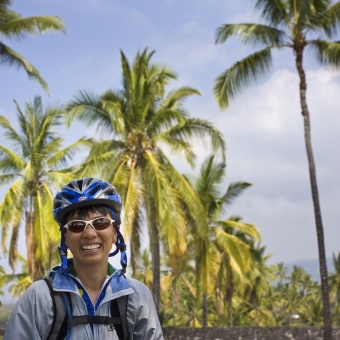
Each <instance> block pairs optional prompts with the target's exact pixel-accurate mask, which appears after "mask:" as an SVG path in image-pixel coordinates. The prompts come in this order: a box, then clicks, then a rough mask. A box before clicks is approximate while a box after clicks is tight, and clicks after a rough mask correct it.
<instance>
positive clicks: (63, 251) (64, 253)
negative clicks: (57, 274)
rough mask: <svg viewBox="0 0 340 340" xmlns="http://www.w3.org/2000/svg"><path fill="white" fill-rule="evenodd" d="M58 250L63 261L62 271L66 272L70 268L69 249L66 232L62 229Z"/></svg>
mask: <svg viewBox="0 0 340 340" xmlns="http://www.w3.org/2000/svg"><path fill="white" fill-rule="evenodd" d="M60 228H61V227H60ZM58 249H59V256H60V260H61V269H62V271H65V270H67V268H68V263H67V247H66V243H65V232H64V231H63V230H62V229H61V238H60V247H59V248H58Z"/></svg>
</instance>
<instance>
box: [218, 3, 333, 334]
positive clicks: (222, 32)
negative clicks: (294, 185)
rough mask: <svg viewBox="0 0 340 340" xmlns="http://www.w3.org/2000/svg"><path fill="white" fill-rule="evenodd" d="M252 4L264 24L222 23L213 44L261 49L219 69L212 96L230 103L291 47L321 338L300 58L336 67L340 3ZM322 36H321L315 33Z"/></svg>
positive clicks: (315, 198) (310, 163)
mask: <svg viewBox="0 0 340 340" xmlns="http://www.w3.org/2000/svg"><path fill="white" fill-rule="evenodd" d="M255 7H256V8H257V9H259V10H260V11H261V16H262V18H263V19H264V21H265V23H268V24H252V23H251V24H249V23H246V24H226V25H221V26H220V27H219V28H218V29H217V31H216V42H217V43H223V42H225V41H226V40H228V39H229V38H231V37H233V36H239V37H240V38H241V41H242V42H243V43H244V44H260V45H262V46H264V47H263V48H262V49H260V50H259V51H256V52H255V53H253V54H251V55H249V56H248V57H245V58H244V59H242V60H240V61H238V62H236V63H234V64H233V65H232V66H231V67H230V68H229V69H227V70H226V71H225V72H223V73H222V74H221V75H220V76H219V77H218V78H217V79H216V80H215V84H214V94H215V97H216V99H217V101H218V103H219V105H220V106H221V108H225V107H227V106H228V105H229V101H230V99H233V98H234V97H235V96H236V95H237V94H238V93H240V92H242V90H243V89H244V87H245V86H246V85H249V84H251V83H253V82H255V81H256V80H258V79H259V77H260V76H262V75H263V74H265V73H267V71H269V70H270V67H271V65H272V50H274V49H282V48H290V49H291V50H292V52H293V55H294V58H295V66H296V70H297V73H298V76H299V80H300V89H299V91H300V104H301V114H302V118H303V122H304V135H305V146H306V153H307V158H308V166H309V175H310V182H311V191H312V199H313V204H314V214H315V223H316V230H317V238H318V248H319V260H320V276H321V284H322V300H323V305H324V322H325V323H324V332H325V339H331V337H332V331H331V314H330V305H329V295H328V282H327V265H326V256H325V245H324V235H323V224H322V218H321V209H320V203H319V193H318V185H317V178H316V167H315V162H314V156H313V149H312V142H311V123H310V115H309V109H308V106H307V100H306V91H307V80H306V74H305V69H304V63H303V61H304V60H303V57H304V52H305V50H306V48H307V47H310V48H312V49H314V52H315V54H316V56H317V58H318V60H319V61H320V63H321V65H324V66H330V67H333V68H336V69H338V68H339V66H340V43H339V42H338V41H331V40H328V39H331V38H332V37H333V36H334V34H335V33H336V27H337V25H338V23H339V20H340V1H337V2H335V3H333V2H332V1H331V0H306V1H305V0H304V1H302V0H289V1H288V0H280V1H272V0H256V1H255ZM322 35H323V36H324V37H325V39H321V38H319V37H317V36H320V37H322Z"/></svg>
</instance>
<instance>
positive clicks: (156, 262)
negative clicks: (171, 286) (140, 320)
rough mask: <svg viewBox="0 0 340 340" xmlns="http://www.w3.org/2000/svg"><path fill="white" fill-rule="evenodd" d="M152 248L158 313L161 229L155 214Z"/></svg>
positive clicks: (151, 221) (151, 237) (152, 219)
mask: <svg viewBox="0 0 340 340" xmlns="http://www.w3.org/2000/svg"><path fill="white" fill-rule="evenodd" d="M150 231H151V235H150V248H151V254H152V268H153V286H152V294H153V300H154V303H155V306H156V311H157V313H158V312H159V299H160V286H161V285H160V278H161V274H160V248H159V230H158V226H157V223H156V221H155V218H154V216H153V217H151V219H150Z"/></svg>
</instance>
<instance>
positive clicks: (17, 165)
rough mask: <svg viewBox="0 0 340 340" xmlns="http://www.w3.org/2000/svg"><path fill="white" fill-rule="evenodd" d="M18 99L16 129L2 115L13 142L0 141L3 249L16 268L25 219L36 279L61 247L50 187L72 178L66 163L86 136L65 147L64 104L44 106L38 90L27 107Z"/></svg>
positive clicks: (30, 270) (7, 135)
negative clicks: (3, 189) (60, 130)
mask: <svg viewBox="0 0 340 340" xmlns="http://www.w3.org/2000/svg"><path fill="white" fill-rule="evenodd" d="M15 105H16V109H17V118H18V122H19V129H18V130H16V129H15V128H14V127H13V126H12V125H11V123H10V122H9V121H8V120H7V119H6V118H5V117H3V116H0V126H1V127H2V128H3V129H4V130H5V133H4V137H5V139H6V140H7V142H8V143H10V145H11V147H7V146H5V145H0V185H10V186H9V188H8V190H7V191H6V192H5V196H4V199H3V201H2V202H1V203H0V225H1V227H2V250H3V252H4V253H9V262H10V265H11V268H12V269H13V271H15V269H16V261H17V257H18V249H17V248H18V242H19V235H20V234H19V229H20V227H21V225H22V222H24V223H25V235H26V247H27V261H28V263H27V268H28V275H29V277H30V278H31V280H32V281H34V280H36V279H38V278H41V277H43V276H44V275H45V271H46V270H47V269H48V268H49V267H50V266H51V262H52V261H53V256H52V255H53V254H54V255H55V251H53V250H54V249H57V247H56V242H57V241H58V239H59V237H60V233H59V228H58V226H57V224H56V223H55V222H54V221H53V218H52V213H51V211H52V200H53V199H52V192H51V188H52V186H53V184H56V185H58V186H60V185H61V183H67V182H68V181H69V180H70V179H71V178H72V172H71V170H72V168H66V167H65V166H66V164H67V161H68V160H69V159H70V158H71V157H72V156H73V154H74V152H75V151H76V150H78V149H79V148H80V147H81V146H83V145H85V144H86V140H84V139H83V140H79V141H77V142H75V143H73V144H71V145H70V146H67V147H64V148H62V142H63V140H62V138H61V137H60V136H59V134H58V133H57V131H58V130H57V129H58V127H59V126H60V125H61V123H62V118H63V111H62V107H61V106H51V107H47V108H46V109H44V107H43V104H42V101H41V98H40V97H38V96H37V97H35V98H34V101H33V103H26V106H25V112H23V111H22V110H21V109H20V107H19V105H18V103H16V102H15ZM8 239H10V248H9V249H8V248H7V242H8Z"/></svg>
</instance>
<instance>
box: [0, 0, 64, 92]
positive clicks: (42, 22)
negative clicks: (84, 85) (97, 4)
mask: <svg viewBox="0 0 340 340" xmlns="http://www.w3.org/2000/svg"><path fill="white" fill-rule="evenodd" d="M11 4H12V1H11V0H6V1H5V0H2V1H1V4H0V35H1V36H2V37H5V39H17V38H23V37H25V36H26V35H27V34H30V35H33V36H34V35H37V34H43V33H44V32H46V31H64V27H65V25H64V22H63V21H62V20H61V19H60V18H58V17H51V16H34V17H26V18H25V17H22V16H21V15H20V14H19V13H16V12H14V11H12V10H10V9H9V7H10V6H11ZM0 63H1V64H4V65H9V66H15V67H18V68H23V69H24V70H25V71H26V73H27V75H28V77H29V78H31V79H33V80H36V81H38V82H39V83H40V85H41V86H42V87H43V88H44V89H45V90H46V91H47V92H49V90H48V85H47V83H46V82H45V80H44V79H43V78H42V77H41V76H40V73H39V71H38V70H37V69H36V68H35V67H34V66H33V65H32V64H30V63H29V62H28V61H27V60H26V59H25V58H24V57H23V56H21V55H20V54H19V53H17V52H16V51H14V50H12V49H11V48H10V47H9V46H7V45H6V44H5V43H4V42H3V41H0Z"/></svg>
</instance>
